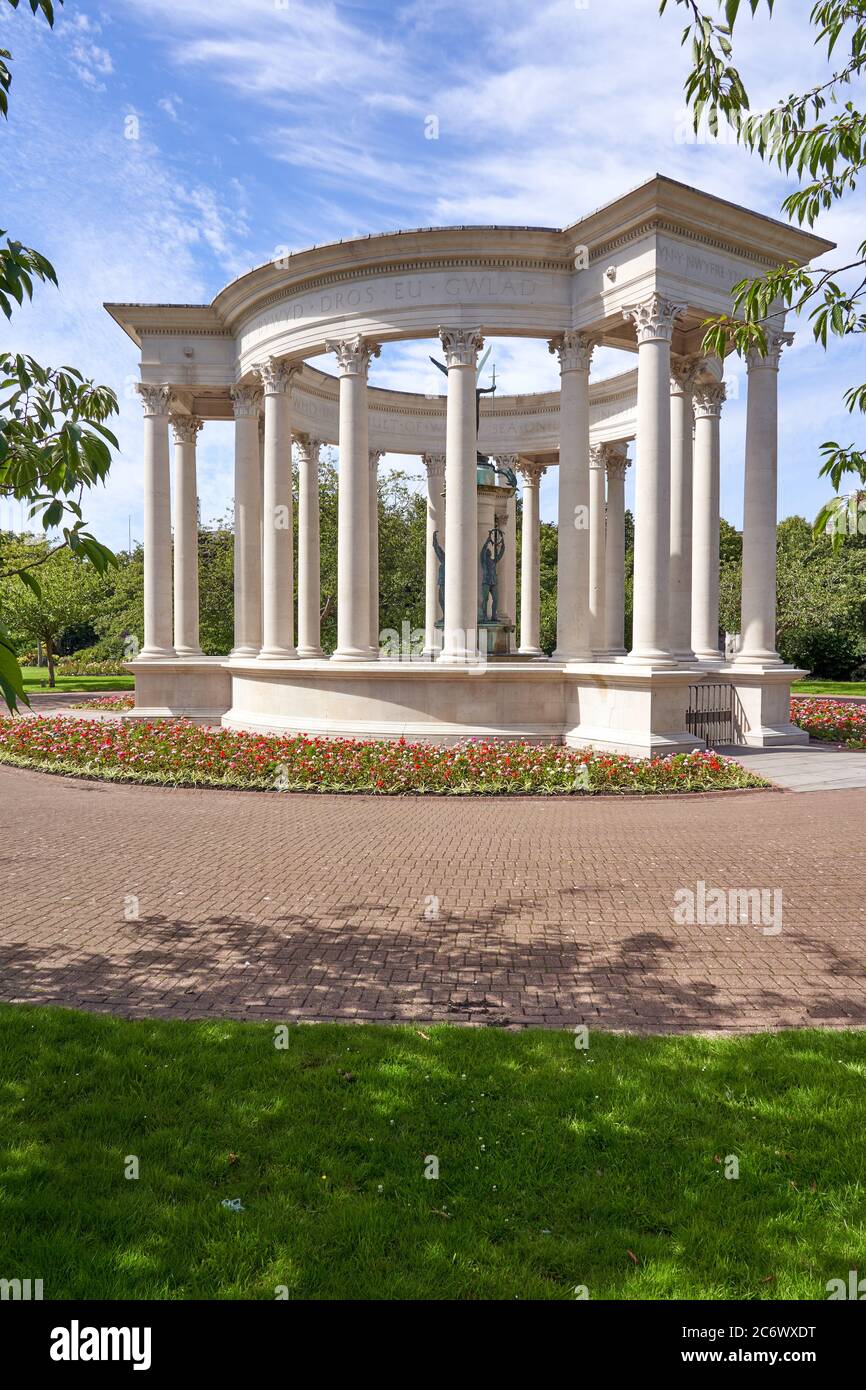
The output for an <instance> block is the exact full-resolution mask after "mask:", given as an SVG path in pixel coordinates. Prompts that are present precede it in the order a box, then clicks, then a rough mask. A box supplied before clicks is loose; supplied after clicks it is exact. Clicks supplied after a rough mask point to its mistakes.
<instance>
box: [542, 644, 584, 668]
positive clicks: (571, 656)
mask: <svg viewBox="0 0 866 1390" xmlns="http://www.w3.org/2000/svg"><path fill="white" fill-rule="evenodd" d="M550 659H551V661H559V662H561V663H562V665H563V666H565V665H566V664H567V663H568V662H569V661H580V662H585V661H595V657H594V656H593V654H592V652H591V651H590V650H589V648H587V649H586V650H585V651H582V652H566V651H563V650H562V648H561V647H556V648H555V650H554V651H553V652H552V654H551V657H550Z"/></svg>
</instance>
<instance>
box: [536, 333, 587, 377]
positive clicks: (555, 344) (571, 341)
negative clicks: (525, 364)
mask: <svg viewBox="0 0 866 1390" xmlns="http://www.w3.org/2000/svg"><path fill="white" fill-rule="evenodd" d="M594 347H595V339H593V338H590V336H589V334H588V333H577V332H575V330H574V329H572V328H569V329H567V330H566V332H565V333H559V334H557V336H556V337H555V338H551V339H550V342H549V343H548V344H547V350H548V352H555V353H556V355H557V357H558V358H559V370H560V372H574V371H581V372H588V371H589V364H590V362H591V361H592V350H593V348H594Z"/></svg>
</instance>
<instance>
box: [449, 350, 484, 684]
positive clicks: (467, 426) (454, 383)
mask: <svg viewBox="0 0 866 1390" xmlns="http://www.w3.org/2000/svg"><path fill="white" fill-rule="evenodd" d="M439 337H440V338H441V340H442V347H443V349H444V351H445V361H446V364H447V366H448V407H447V418H446V436H445V530H446V534H447V537H448V541H447V550H446V555H445V637H444V642H443V645H442V651H441V654H440V656H439V660H440V661H441V662H443V663H445V664H446V665H465V664H466V663H467V662H471V661H474V660H476V659H477V657H478V566H479V559H478V553H477V542H478V534H477V533H478V492H477V471H476V470H477V460H476V453H477V449H478V439H477V433H476V428H475V380H476V372H477V365H478V352H479V349H480V348H481V346H482V344H483V341H484V340H483V338H482V336H481V331H480V329H475V328H441V329H440V330H439Z"/></svg>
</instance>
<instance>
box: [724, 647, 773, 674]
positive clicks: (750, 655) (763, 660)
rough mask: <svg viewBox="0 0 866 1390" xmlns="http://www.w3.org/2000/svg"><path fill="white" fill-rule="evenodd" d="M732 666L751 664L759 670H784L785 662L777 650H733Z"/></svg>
mask: <svg viewBox="0 0 866 1390" xmlns="http://www.w3.org/2000/svg"><path fill="white" fill-rule="evenodd" d="M731 665H732V666H751V667H752V668H753V669H755V670H759V671H778V670H780V669H781V670H784V667H785V663H784V661H783V660H782V658H781V657H780V656H779V653H778V652H744V651H739V652H735V653H734V656H733V657H732V659H731Z"/></svg>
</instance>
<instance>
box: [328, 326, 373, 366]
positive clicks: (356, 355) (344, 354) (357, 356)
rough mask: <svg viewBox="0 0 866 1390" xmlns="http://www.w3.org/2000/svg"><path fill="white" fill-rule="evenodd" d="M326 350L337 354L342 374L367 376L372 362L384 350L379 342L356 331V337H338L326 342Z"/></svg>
mask: <svg viewBox="0 0 866 1390" xmlns="http://www.w3.org/2000/svg"><path fill="white" fill-rule="evenodd" d="M325 351H326V352H333V353H334V354H335V355H336V358H337V363H338V365H339V368H340V375H341V376H366V375H367V371H368V369H369V366H370V363H371V361H372V359H373V358H374V357H378V356H379V353H380V352H381V351H382V349H381V347H380V346H379V344H378V343H373V342H371V341H370V339H369V338H363V337H362V336H361V334H360V333H356V335H355V337H354V338H337V339H334V340H333V341H328V342H326V343H325Z"/></svg>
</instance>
